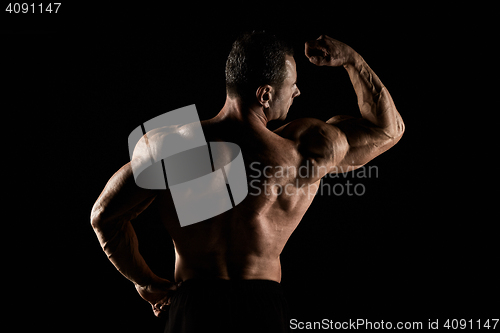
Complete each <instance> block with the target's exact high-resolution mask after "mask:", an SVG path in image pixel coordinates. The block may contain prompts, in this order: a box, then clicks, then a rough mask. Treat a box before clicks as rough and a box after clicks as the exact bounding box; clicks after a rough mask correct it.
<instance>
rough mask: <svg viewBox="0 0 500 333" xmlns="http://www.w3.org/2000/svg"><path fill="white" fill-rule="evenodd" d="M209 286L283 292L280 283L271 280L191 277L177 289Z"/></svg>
mask: <svg viewBox="0 0 500 333" xmlns="http://www.w3.org/2000/svg"><path fill="white" fill-rule="evenodd" d="M198 288H203V289H204V288H209V289H219V290H221V289H222V290H238V291H247V292H262V291H266V292H276V293H279V294H282V293H283V289H282V287H281V284H280V283H279V282H276V281H272V280H259V279H255V280H225V279H218V278H214V279H206V278H193V279H188V280H186V281H183V282H182V283H181V285H180V287H179V289H198Z"/></svg>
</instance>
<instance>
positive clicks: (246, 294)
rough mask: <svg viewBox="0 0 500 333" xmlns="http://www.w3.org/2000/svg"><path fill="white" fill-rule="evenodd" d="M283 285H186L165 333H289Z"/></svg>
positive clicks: (195, 282)
mask: <svg viewBox="0 0 500 333" xmlns="http://www.w3.org/2000/svg"><path fill="white" fill-rule="evenodd" d="M289 325H290V318H289V312H288V305H287V303H286V300H285V298H284V296H283V291H282V288H281V285H280V284H279V283H278V282H275V281H269V280H239V281H235V280H219V279H216V280H201V279H200V280H198V279H192V280H187V281H184V282H183V283H182V285H181V286H180V287H179V289H178V290H177V292H176V293H175V295H174V296H173V297H172V303H171V305H170V310H169V318H168V322H167V327H166V328H165V333H181V332H182V333H185V332H186V333H187V332H189V333H191V332H231V333H235V332H253V333H255V332H258V333H264V332H272V333H281V332H289V327H290V326H289Z"/></svg>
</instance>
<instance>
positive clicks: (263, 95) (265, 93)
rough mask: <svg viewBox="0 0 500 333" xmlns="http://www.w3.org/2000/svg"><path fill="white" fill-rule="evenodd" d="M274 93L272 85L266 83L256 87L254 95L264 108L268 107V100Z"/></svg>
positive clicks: (269, 100)
mask: <svg viewBox="0 0 500 333" xmlns="http://www.w3.org/2000/svg"><path fill="white" fill-rule="evenodd" d="M273 94H274V90H273V87H271V86H270V85H268V84H266V85H263V86H260V87H259V88H257V91H256V92H255V97H257V101H258V102H259V103H260V105H262V106H263V107H265V108H269V102H271V100H272V97H273Z"/></svg>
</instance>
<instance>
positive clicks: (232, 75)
mask: <svg viewBox="0 0 500 333" xmlns="http://www.w3.org/2000/svg"><path fill="white" fill-rule="evenodd" d="M286 55H290V56H293V49H292V48H291V47H290V46H289V45H288V44H287V43H286V42H285V41H283V40H281V39H278V38H277V37H276V36H275V35H272V34H269V33H266V32H264V31H257V32H256V31H253V32H251V33H244V34H243V35H241V36H240V37H239V38H238V39H236V41H235V42H234V43H233V48H232V49H231V52H230V53H229V56H228V58H227V61H226V91H227V93H228V95H229V96H230V97H235V96H240V98H241V99H242V100H243V101H251V98H252V97H253V98H255V91H256V90H257V88H258V87H260V86H262V85H265V84H269V85H273V86H275V87H276V89H279V88H280V87H281V85H282V84H283V81H284V80H285V78H286V75H287V71H286V65H285V56H286Z"/></svg>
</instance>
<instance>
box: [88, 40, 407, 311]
mask: <svg viewBox="0 0 500 333" xmlns="http://www.w3.org/2000/svg"><path fill="white" fill-rule="evenodd" d="M305 55H306V57H308V59H309V61H310V62H311V63H313V64H314V65H317V66H333V67H337V66H343V67H344V68H345V69H346V70H347V72H348V73H349V77H350V79H351V82H352V85H353V87H354V90H355V91H356V95H357V97H358V104H359V109H360V112H361V117H359V118H355V117H347V116H335V117H333V118H331V119H329V120H328V121H326V122H324V121H322V120H318V119H314V118H302V119H298V120H295V121H292V122H290V123H288V124H286V125H284V126H282V127H280V128H279V129H277V130H275V131H270V130H269V129H267V127H266V125H267V122H268V121H270V120H273V119H281V120H283V119H285V117H286V115H287V113H288V109H289V108H290V106H291V104H292V102H293V99H294V98H295V97H297V96H299V95H300V91H299V89H298V87H297V85H296V80H297V71H296V65H295V60H294V58H293V57H291V56H287V57H286V67H287V72H288V75H287V77H286V79H285V81H284V83H283V84H282V85H281V87H273V86H271V85H263V86H260V87H258V88H257V90H256V92H255V96H256V98H255V100H254V101H253V103H251V104H243V103H242V102H241V100H240V99H239V98H238V97H234V98H231V97H229V96H228V97H227V98H226V103H225V105H224V107H223V108H222V110H221V111H220V112H219V114H218V115H217V116H215V117H214V118H212V119H209V120H205V121H202V122H201V124H202V128H203V132H204V134H205V138H206V141H226V142H234V143H236V144H238V145H239V147H240V148H241V151H242V154H243V159H244V162H245V167H246V170H247V176H250V177H257V176H260V178H255V179H257V181H255V182H253V183H252V188H251V189H250V190H249V192H250V194H249V195H247V197H246V198H245V199H244V200H243V201H242V202H241V203H240V204H239V205H237V206H236V207H234V208H233V209H231V210H229V211H227V212H225V213H223V214H220V215H218V216H215V217H213V218H211V219H209V220H205V221H202V222H199V223H195V224H193V225H189V226H186V227H181V226H180V224H179V221H178V219H177V215H176V212H175V207H174V205H173V201H172V198H171V195H170V191H169V190H149V189H143V188H140V187H138V186H137V185H136V184H135V181H134V177H133V173H132V168H131V166H130V165H131V164H130V163H127V164H126V165H124V166H123V167H122V168H121V169H120V170H118V171H117V172H116V173H115V174H114V175H113V176H112V177H111V179H110V180H109V181H108V183H107V184H106V187H105V188H104V190H103V191H102V193H101V195H100V196H99V198H98V199H97V201H96V203H95V204H94V207H93V209H92V213H91V223H92V227H93V228H94V231H95V232H96V234H97V237H98V239H99V242H100V244H101V246H102V248H103V250H104V252H105V253H106V254H107V256H108V258H109V260H110V261H111V262H112V263H113V264H114V265H115V267H116V268H117V269H118V270H119V271H120V272H121V273H122V274H123V275H124V276H125V277H126V278H127V279H129V280H130V281H132V282H133V283H134V285H135V288H136V289H137V291H138V293H139V294H140V296H141V297H142V298H144V299H145V300H146V301H148V302H149V303H150V304H151V305H152V307H153V311H154V314H155V315H156V316H160V315H161V314H162V313H164V312H165V311H167V310H168V307H167V306H168V305H169V304H170V298H171V297H172V295H173V294H174V293H175V290H176V289H177V288H178V286H179V285H180V283H182V281H185V280H187V279H191V278H221V279H266V280H272V281H277V282H280V281H281V265H280V254H281V251H282V250H283V247H284V246H285V244H286V242H287V241H288V239H289V237H290V235H291V234H292V232H293V231H294V230H295V228H296V227H297V225H298V224H299V222H300V221H301V219H302V216H303V215H304V214H305V212H306V211H307V209H308V208H309V206H310V204H311V202H312V200H313V198H314V195H315V194H316V190H317V189H318V187H319V182H320V180H321V178H322V177H323V176H325V175H326V174H327V173H335V172H337V171H338V170H353V169H355V168H359V167H361V166H363V165H364V164H366V163H367V162H369V161H370V160H372V159H373V158H375V157H376V156H378V155H380V154H382V153H383V152H385V151H386V150H388V149H389V148H391V147H392V146H394V145H395V144H396V143H397V142H398V141H399V139H400V138H401V136H402V135H403V132H404V123H403V120H402V119H401V116H400V114H399V113H398V111H397V110H396V106H395V105H394V102H393V100H392V98H391V95H390V94H389V91H388V90H387V88H385V87H384V85H383V84H382V82H381V81H380V79H379V78H378V77H377V75H376V74H375V73H374V72H373V71H372V70H371V68H370V67H369V66H368V64H367V63H366V62H365V61H364V60H363V58H362V57H361V56H360V55H359V54H358V53H357V52H356V51H354V50H353V49H352V48H351V47H349V46H348V45H346V44H344V43H342V42H339V41H337V40H335V39H333V38H330V37H328V36H324V35H323V36H321V37H319V38H318V39H317V40H313V41H309V42H307V43H306V44H305ZM147 136H148V138H149V140H161V139H162V137H161V134H155V133H148V134H147ZM252 163H253V164H252ZM251 164H252V167H250V165H251ZM301 166H306V167H307V168H308V170H311V172H308V173H307V176H306V177H303V175H302V176H301V175H299V174H298V172H294V171H293V170H299V167H301ZM265 167H267V168H266V169H264V168H265ZM278 167H282V168H284V169H286V170H290V172H289V173H288V174H286V176H283V175H280V177H276V176H275V172H274V171H272V170H276V169H277V168H278ZM348 168H349V169H348ZM256 170H259V171H256ZM252 172H253V175H252ZM259 172H260V174H259ZM249 179H250V178H249ZM252 179H253V178H252ZM264 183H265V184H266V185H264ZM304 186H306V188H307V190H305V191H304V190H303V189H304ZM280 187H281V189H282V190H281V191H277V190H273V189H278V188H280ZM256 188H259V189H261V191H260V194H259V195H257V194H256V193H258V191H257V190H256ZM283 189H286V191H285V190H283ZM311 192H312V193H311ZM153 200H157V201H159V204H158V206H159V209H160V215H161V218H162V222H163V224H164V225H165V227H166V228H167V230H168V232H169V234H170V235H171V237H172V240H173V242H174V246H175V254H176V262H175V275H174V276H175V281H169V280H166V279H163V278H160V277H158V276H157V275H155V274H154V273H153V272H152V271H151V269H150V268H149V267H148V265H147V264H146V262H145V261H144V259H143V257H142V256H141V254H140V253H139V251H138V242H137V237H136V234H135V232H134V229H133V227H132V224H131V222H130V221H131V220H133V219H134V218H136V217H137V216H138V215H139V214H140V213H141V212H142V211H144V210H145V209H146V208H147V207H148V206H149V205H150V204H151V203H152V202H153Z"/></svg>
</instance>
